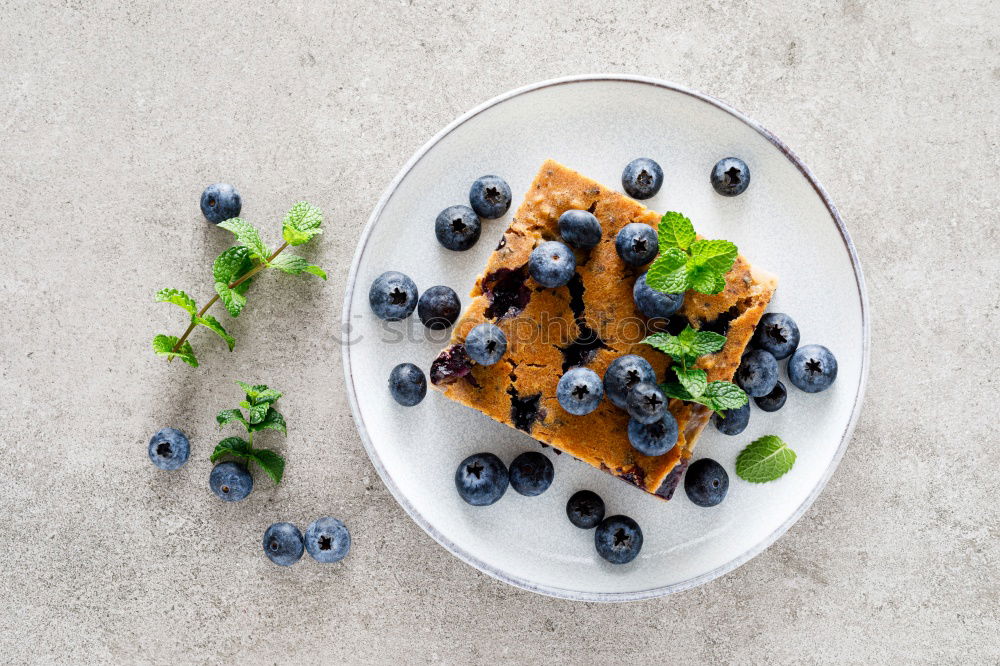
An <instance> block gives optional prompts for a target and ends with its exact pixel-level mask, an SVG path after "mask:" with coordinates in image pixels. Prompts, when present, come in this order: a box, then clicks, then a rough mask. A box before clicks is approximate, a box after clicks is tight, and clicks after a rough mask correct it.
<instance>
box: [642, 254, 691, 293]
mask: <svg viewBox="0 0 1000 666" xmlns="http://www.w3.org/2000/svg"><path fill="white" fill-rule="evenodd" d="M687 261H688V256H687V254H686V253H685V252H684V251H683V250H680V249H677V248H671V249H668V250H666V251H665V252H663V253H662V254H661V255H660V256H659V257H657V258H656V260H655V261H653V263H652V264H651V265H650V267H649V271H648V272H647V273H646V284H648V285H649V286H650V287H652V288H653V289H656V290H657V291H662V292H665V293H668V294H680V293H683V292H685V291H687V290H688V288H689V284H688V269H687Z"/></svg>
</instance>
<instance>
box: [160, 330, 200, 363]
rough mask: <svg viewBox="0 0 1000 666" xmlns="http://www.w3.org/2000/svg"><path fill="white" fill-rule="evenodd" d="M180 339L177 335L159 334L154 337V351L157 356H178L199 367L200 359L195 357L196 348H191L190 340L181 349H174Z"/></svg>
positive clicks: (169, 357)
mask: <svg viewBox="0 0 1000 666" xmlns="http://www.w3.org/2000/svg"><path fill="white" fill-rule="evenodd" d="M178 340H179V338H178V337H177V336H176V335H163V334H160V335H157V336H156V337H155V338H153V351H154V352H155V353H156V355H157V356H166V357H167V358H168V359H171V358H173V357H175V356H176V357H177V358H179V359H180V360H182V361H184V362H185V363H187V364H188V365H190V366H191V367H192V368H197V367H198V359H197V358H195V355H194V350H193V349H192V348H191V343H190V342H188V341H187V340H185V341H184V344H182V345H181V347H180V349H178V350H177V351H174V345H176V344H177V341H178Z"/></svg>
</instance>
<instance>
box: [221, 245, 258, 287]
mask: <svg viewBox="0 0 1000 666" xmlns="http://www.w3.org/2000/svg"><path fill="white" fill-rule="evenodd" d="M251 268H253V260H252V259H251V258H250V250H249V249H248V248H246V247H244V246H242V245H234V246H233V247H231V248H229V249H228V250H226V251H225V252H223V253H222V254H220V255H219V256H218V257H216V258H215V261H214V262H213V263H212V277H214V278H215V281H216V282H225V283H226V284H227V285H228V284H230V283H232V282H236V280H237V279H239V278H241V277H243V275H244V274H246V272H247V271H249V270H250V269H251ZM244 284H245V283H244Z"/></svg>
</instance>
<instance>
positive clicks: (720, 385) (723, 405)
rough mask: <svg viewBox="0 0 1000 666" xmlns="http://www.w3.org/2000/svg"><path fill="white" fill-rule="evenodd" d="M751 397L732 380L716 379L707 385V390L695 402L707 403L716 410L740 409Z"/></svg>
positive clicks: (707, 405)
mask: <svg viewBox="0 0 1000 666" xmlns="http://www.w3.org/2000/svg"><path fill="white" fill-rule="evenodd" d="M749 400H750V398H748V397H747V394H746V393H744V392H743V389H741V388H740V387H739V386H737V385H736V384H733V383H732V382H723V381H714V382H710V383H709V384H708V386H707V387H705V392H704V393H703V394H701V395H700V396H698V397H697V398H695V399H694V402H697V403H699V404H702V405H705V406H706V407H708V408H709V409H711V410H712V411H715V412H722V411H725V410H728V409H738V408H740V407H742V406H743V405H745V404H747V402H749Z"/></svg>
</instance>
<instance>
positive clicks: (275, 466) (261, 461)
mask: <svg viewBox="0 0 1000 666" xmlns="http://www.w3.org/2000/svg"><path fill="white" fill-rule="evenodd" d="M249 457H250V459H251V460H253V461H254V462H255V463H257V465H258V466H259V467H260V468H261V469H262V470H264V472H265V473H266V474H267V475H268V476H269V477H271V480H272V481H274V482H275V483H281V477H282V476H283V475H284V474H285V459H284V458H282V457H281V456H279V455H278V454H277V453H275V452H274V451H271V450H269V449H255V450H254V451H253V453H251V454H250V456H249Z"/></svg>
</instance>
